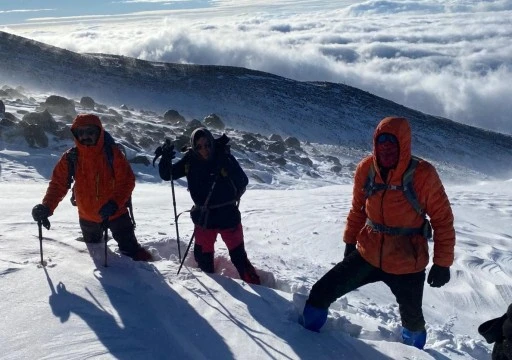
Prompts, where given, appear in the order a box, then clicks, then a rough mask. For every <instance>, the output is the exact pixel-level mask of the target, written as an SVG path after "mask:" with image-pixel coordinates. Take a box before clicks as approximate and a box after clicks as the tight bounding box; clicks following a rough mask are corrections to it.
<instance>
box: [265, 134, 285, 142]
mask: <svg viewBox="0 0 512 360" xmlns="http://www.w3.org/2000/svg"><path fill="white" fill-rule="evenodd" d="M268 139H269V140H270V141H279V142H283V138H282V137H281V135H279V134H272V135H270V137H269V138H268Z"/></svg>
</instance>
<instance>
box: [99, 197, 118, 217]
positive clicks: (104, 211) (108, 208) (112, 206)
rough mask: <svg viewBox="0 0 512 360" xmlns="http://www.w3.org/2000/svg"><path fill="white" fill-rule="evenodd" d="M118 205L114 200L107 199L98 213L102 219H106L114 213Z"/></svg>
mask: <svg viewBox="0 0 512 360" xmlns="http://www.w3.org/2000/svg"><path fill="white" fill-rule="evenodd" d="M118 208H119V207H118V206H117V204H116V202H115V201H114V200H109V201H108V202H106V203H105V204H104V205H103V206H102V207H101V209H100V211H99V214H100V216H101V218H102V219H103V220H107V219H108V218H109V217H110V216H112V215H114V214H115V213H116V211H117V209H118Z"/></svg>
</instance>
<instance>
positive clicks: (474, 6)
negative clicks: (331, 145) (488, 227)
mask: <svg viewBox="0 0 512 360" xmlns="http://www.w3.org/2000/svg"><path fill="white" fill-rule="evenodd" d="M296 3H297V5H295V7H293V6H292V5H288V2H286V1H280V2H279V1H278V2H272V3H270V2H268V1H256V2H252V4H253V5H254V6H256V5H260V6H261V5H265V4H266V8H265V7H262V8H260V9H259V11H258V12H254V11H249V10H247V9H246V8H243V7H242V8H237V9H232V8H231V7H235V6H242V5H244V4H242V5H241V4H239V3H237V4H238V5H236V4H234V3H232V2H229V1H216V2H215V8H213V9H212V8H209V9H198V10H186V11H185V10H182V11H168V12H165V13H164V14H166V15H167V16H166V17H162V13H161V12H159V13H154V12H146V13H139V15H138V17H135V16H134V15H133V14H131V15H130V16H129V17H128V15H123V16H118V17H117V18H115V19H112V20H108V21H107V19H99V18H97V19H86V18H81V19H75V21H73V22H68V23H66V24H64V25H60V26H55V27H54V28H49V26H45V28H44V30H45V31H44V32H41V31H40V28H39V27H38V26H37V24H34V25H33V27H32V28H28V27H26V28H22V27H19V28H16V29H13V30H12V31H13V32H15V33H18V34H20V35H24V36H28V37H31V38H34V39H36V40H40V41H43V42H46V43H50V44H53V45H56V46H59V47H63V48H66V49H70V50H73V51H77V52H96V53H97V52H103V53H113V54H122V55H126V56H133V57H137V58H141V59H145V60H154V61H166V62H183V63H195V64H218V65H232V66H241V67H246V68H251V69H257V70H262V71H267V72H271V73H275V74H278V75H282V76H285V77H288V78H294V79H298V80H308V81H309V80H319V81H332V82H341V83H345V84H348V85H352V86H355V87H358V88H361V89H364V90H367V91H370V92H372V93H374V94H376V95H380V96H382V97H385V98H388V99H390V100H393V101H396V102H398V103H401V104H403V105H406V106H409V107H413V108H416V109H418V110H421V111H424V112H427V113H430V114H434V115H439V116H444V117H449V118H451V119H453V120H457V121H460V122H464V123H468V124H473V125H480V126H482V127H485V128H490V129H494V130H499V131H503V132H510V128H511V126H510V121H511V119H510V113H512V103H511V102H510V101H509V100H508V99H510V98H511V97H512V88H511V87H510V84H511V83H512V43H510V41H509V39H510V38H511V37H512V23H511V22H510V20H509V19H510V18H511V16H512V11H509V9H511V8H512V7H511V6H510V5H511V3H512V1H490V2H485V4H482V3H481V2H478V1H464V0H458V1H443V2H441V1H417V2H412V1H409V2H403V1H401V2H399V1H368V2H365V3H358V4H354V3H355V2H354V1H346V2H341V3H342V4H343V6H345V7H343V6H342V5H339V4H333V2H329V1H323V2H322V1H316V2H315V1H302V2H301V1H299V2H296ZM322 4H323V5H324V6H325V9H324V10H323V11H316V12H306V11H305V10H307V9H310V8H311V7H313V6H314V5H315V6H320V5H322ZM347 5H352V6H349V7H346V6H347ZM484 5H485V6H484ZM244 6H245V5H244ZM247 6H248V5H247ZM286 6H289V8H287V7H286ZM244 9H245V10H247V11H245V12H244V11H242V10H244ZM276 9H278V11H277V10H276ZM285 9H288V10H285ZM401 11H402V12H401ZM456 11H465V12H464V13H460V12H458V13H457V12H456ZM355 15H357V16H355ZM127 19H130V20H127Z"/></svg>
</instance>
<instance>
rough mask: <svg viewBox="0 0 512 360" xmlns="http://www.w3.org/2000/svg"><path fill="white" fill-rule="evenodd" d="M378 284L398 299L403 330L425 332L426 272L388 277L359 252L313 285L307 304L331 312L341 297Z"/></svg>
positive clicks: (348, 257) (352, 254) (344, 260)
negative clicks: (331, 306)
mask: <svg viewBox="0 0 512 360" xmlns="http://www.w3.org/2000/svg"><path fill="white" fill-rule="evenodd" d="M377 281H382V282H384V283H385V284H386V285H387V286H388V287H389V288H390V290H391V292H392V293H393V295H395V298H396V301H397V303H398V309H399V311H400V317H401V319H402V326H403V327H405V328H407V329H408V330H410V331H422V330H425V319H424V318H423V311H422V309H421V306H422V302H423V286H424V283H425V270H423V271H420V272H417V273H412V274H403V275H395V274H389V273H386V272H384V271H382V270H381V269H379V268H376V267H374V266H372V265H371V264H369V263H368V262H367V261H366V260H364V259H363V258H362V257H361V255H360V254H359V252H358V251H353V252H352V253H350V254H349V255H348V256H346V257H345V258H344V259H343V261H341V262H340V263H338V264H337V265H335V266H334V267H333V268H332V269H331V270H329V271H328V272H327V274H325V275H324V276H323V277H322V278H321V279H320V280H318V281H317V282H316V284H315V285H313V288H312V289H311V292H310V294H309V298H308V300H307V303H308V304H310V305H311V306H314V307H316V308H320V309H328V308H329V306H330V305H331V304H332V303H333V302H334V301H336V299H338V298H340V297H341V296H343V295H345V294H347V293H349V292H351V291H352V290H355V289H357V288H359V287H361V286H363V285H367V284H371V283H374V282H377Z"/></svg>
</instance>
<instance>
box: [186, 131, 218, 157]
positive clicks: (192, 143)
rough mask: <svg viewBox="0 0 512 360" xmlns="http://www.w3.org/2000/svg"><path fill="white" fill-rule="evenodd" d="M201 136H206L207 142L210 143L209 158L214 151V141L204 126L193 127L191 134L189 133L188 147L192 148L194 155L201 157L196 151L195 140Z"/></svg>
mask: <svg viewBox="0 0 512 360" xmlns="http://www.w3.org/2000/svg"><path fill="white" fill-rule="evenodd" d="M202 137H206V139H207V140H208V143H209V144H210V157H209V159H212V158H213V156H214V152H215V143H214V139H213V135H212V133H211V132H210V130H208V129H206V128H204V127H200V128H197V129H195V130H194V131H192V134H191V135H190V147H191V149H192V152H193V153H194V155H196V156H199V157H201V156H200V154H199V153H198V152H197V151H196V141H197V140H198V139H199V138H202Z"/></svg>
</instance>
